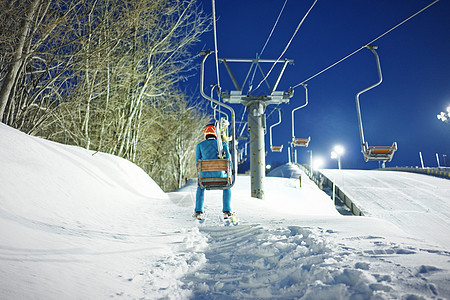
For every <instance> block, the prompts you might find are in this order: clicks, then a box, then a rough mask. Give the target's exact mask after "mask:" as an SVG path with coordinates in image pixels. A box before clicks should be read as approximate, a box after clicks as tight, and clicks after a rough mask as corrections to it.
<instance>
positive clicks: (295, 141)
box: [292, 136, 311, 147]
mask: <svg viewBox="0 0 450 300" xmlns="http://www.w3.org/2000/svg"><path fill="white" fill-rule="evenodd" d="M309 141H311V137H310V136H309V137H308V138H307V139H303V138H295V137H294V138H292V145H293V146H294V147H308V146H309Z"/></svg>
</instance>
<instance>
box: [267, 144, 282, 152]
mask: <svg viewBox="0 0 450 300" xmlns="http://www.w3.org/2000/svg"><path fill="white" fill-rule="evenodd" d="M270 150H272V152H281V151H283V145H281V146H270Z"/></svg>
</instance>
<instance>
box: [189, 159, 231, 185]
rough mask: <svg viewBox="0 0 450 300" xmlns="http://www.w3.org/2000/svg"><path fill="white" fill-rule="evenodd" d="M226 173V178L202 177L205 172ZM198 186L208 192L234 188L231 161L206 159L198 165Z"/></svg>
mask: <svg viewBox="0 0 450 300" xmlns="http://www.w3.org/2000/svg"><path fill="white" fill-rule="evenodd" d="M217 171H223V172H226V175H227V176H226V177H214V178H209V177H201V175H200V174H202V173H204V172H217ZM197 172H198V185H199V186H200V187H201V188H204V189H207V190H224V189H229V188H230V187H231V186H232V176H231V174H232V171H231V159H204V160H199V161H198V164H197Z"/></svg>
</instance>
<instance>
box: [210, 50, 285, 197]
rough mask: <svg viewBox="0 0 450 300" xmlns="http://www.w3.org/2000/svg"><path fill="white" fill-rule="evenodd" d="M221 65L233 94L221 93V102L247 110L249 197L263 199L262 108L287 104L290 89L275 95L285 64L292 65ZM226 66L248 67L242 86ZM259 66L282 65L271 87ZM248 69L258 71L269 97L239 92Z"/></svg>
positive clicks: (256, 60) (281, 61) (266, 60)
mask: <svg viewBox="0 0 450 300" xmlns="http://www.w3.org/2000/svg"><path fill="white" fill-rule="evenodd" d="M219 62H220V63H223V64H224V65H225V68H226V69H227V71H228V75H230V78H231V80H232V82H233V84H234V87H235V90H232V91H230V92H227V91H221V98H222V100H223V101H224V102H228V103H231V104H243V105H245V106H246V107H247V110H248V130H249V131H250V175H251V196H252V197H255V198H259V199H264V181H265V174H266V173H265V172H266V158H265V142H264V133H265V131H266V115H265V110H266V107H267V106H268V105H270V104H280V103H289V99H290V98H291V97H292V96H293V95H294V90H293V89H292V88H290V89H289V91H287V92H284V91H277V88H278V84H279V83H280V80H281V77H282V76H283V73H284V71H285V69H286V67H287V65H288V64H293V63H294V61H293V60H288V59H284V60H272V59H225V58H222V59H219ZM229 63H250V64H251V67H250V70H249V72H248V73H247V76H246V78H245V80H244V83H243V84H242V86H240V85H239V84H238V82H237V81H236V78H235V77H234V75H233V73H232V71H231V68H230V65H229ZM261 63H272V64H274V65H275V64H282V66H281V70H280V72H279V73H278V76H277V78H276V80H275V83H274V84H273V86H271V85H270V84H269V83H268V82H267V77H268V76H266V75H265V74H264V72H263V71H262V68H261V65H260V64H261ZM252 68H255V69H254V70H256V68H258V69H259V70H260V72H261V73H262V76H263V77H264V81H265V83H266V84H267V87H268V88H269V90H270V94H269V95H259V96H254V95H252V94H251V87H249V92H248V93H247V94H244V93H243V91H242V88H243V86H244V85H245V82H246V81H247V79H248V78H249V76H250V73H251V70H252Z"/></svg>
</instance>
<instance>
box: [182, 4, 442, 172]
mask: <svg viewBox="0 0 450 300" xmlns="http://www.w3.org/2000/svg"><path fill="white" fill-rule="evenodd" d="M431 2H432V1H430V0H407V1H406V0H377V1H374V0H360V1H352V0H341V1H335V0H318V1H317V4H316V5H315V7H314V8H313V9H312V11H311V12H310V14H309V16H308V17H307V19H306V20H305V22H304V23H303V25H302V27H301V28H300V30H299V31H298V33H297V35H296V36H295V38H294V40H293V41H292V43H291V45H290V46H289V48H288V50H287V52H286V53H285V54H284V55H283V57H282V58H283V59H284V58H288V59H294V60H295V64H294V65H289V66H288V67H287V69H286V72H285V74H284V76H283V78H282V80H281V83H280V85H279V88H278V90H285V91H287V90H288V89H289V87H292V86H295V85H297V84H298V83H300V82H302V81H304V80H305V79H307V78H309V77H311V76H312V75H315V74H316V73H318V72H319V71H321V70H323V69H324V68H326V67H328V66H329V65H331V64H333V63H334V62H336V61H338V60H340V59H341V58H343V57H345V56H346V55H348V54H350V53H352V52H353V51H355V50H357V49H359V48H361V47H362V46H363V45H365V44H366V43H368V42H370V41H371V40H373V39H375V38H376V37H378V36H379V35H381V34H383V33H384V32H386V31H387V30H389V29H390V28H392V27H393V26H395V25H396V24H398V23H399V22H401V21H403V20H404V19H406V18H407V17H409V16H410V15H412V14H414V13H415V12H417V11H418V10H420V9H422V8H423V7H425V6H426V5H428V4H429V3H431ZM201 3H202V5H203V8H204V10H205V12H206V13H208V14H211V13H212V9H211V0H202V1H201ZM312 3H313V1H312V0H308V1H305V0H288V2H287V5H286V7H285V10H284V12H283V14H282V16H281V18H280V21H279V23H278V26H277V27H276V28H275V31H274V33H273V36H272V38H271V40H270V41H269V43H268V45H267V47H266V48H265V51H264V53H263V54H262V56H261V58H263V59H264V58H265V59H276V58H278V57H279V56H280V54H281V53H282V51H283V49H284V48H285V47H286V45H287V43H288V41H289V39H290V38H291V36H292V34H293V33H294V30H295V28H296V27H297V25H298V23H299V22H300V20H301V19H302V18H303V16H304V15H305V13H306V12H307V10H308V9H309V7H310V6H311V5H312ZM283 4H284V0H276V1H275V0H239V1H238V0H226V1H225V0H216V15H217V18H218V21H217V34H218V49H219V57H220V58H250V59H251V58H255V56H256V53H259V52H260V51H261V49H262V47H263V45H264V43H265V41H266V39H267V37H268V35H269V33H270V31H271V29H272V27H273V25H274V23H275V20H276V18H277V16H278V14H279V12H280V10H281V8H282V6H283ZM449 15H450V1H448V0H441V1H439V2H438V3H436V4H435V5H433V6H432V7H431V8H429V9H428V10H426V11H424V12H423V13H421V14H419V15H418V16H416V17H415V18H413V19H411V20H410V21H408V22H406V23H405V24H403V25H402V26H400V27H398V28H397V29H395V30H394V31H392V32H391V33H389V34H387V35H386V36H384V37H382V38H381V39H379V40H378V41H377V42H376V43H374V44H375V45H377V46H378V47H379V48H378V50H377V52H378V54H379V56H380V61H381V68H382V72H383V82H382V83H381V85H380V86H378V87H376V88H374V89H372V90H370V91H368V92H367V93H365V94H363V95H362V96H361V98H360V99H361V110H362V119H363V124H364V132H365V137H366V140H367V141H368V142H369V145H373V146H386V145H391V144H392V142H394V141H396V142H397V143H398V151H397V152H396V154H395V156H394V159H393V160H392V162H391V163H387V164H386V165H387V166H413V165H420V160H419V154H418V153H419V151H421V152H422V155H423V158H424V163H425V165H426V166H436V165H437V163H436V153H439V155H440V161H441V165H443V157H442V156H443V155H444V154H446V155H449V156H450V124H446V123H443V122H442V121H439V120H438V119H437V118H436V115H437V114H438V113H439V112H441V111H444V110H445V108H446V107H447V106H449V105H450V57H449V55H450V18H449ZM201 49H214V38H213V32H212V31H211V32H209V33H207V34H205V35H204V36H203V39H202V41H201V43H200V44H199V45H197V47H196V48H195V49H194V50H193V51H197V50H201ZM199 63H200V61H199ZM230 66H231V67H232V70H233V72H234V74H235V76H236V77H237V79H238V81H239V82H240V83H242V82H243V80H244V77H245V75H246V72H247V70H248V68H249V67H250V65H245V66H244V65H240V67H239V66H238V65H236V64H233V65H230ZM244 67H245V68H244ZM263 67H265V68H266V69H265V71H266V72H267V70H268V69H269V67H270V65H269V64H265V65H263ZM219 69H220V81H221V86H222V89H224V90H233V89H234V87H233V85H232V83H231V82H230V80H229V76H228V74H227V72H226V70H225V68H224V66H223V64H220V66H219ZM277 73H278V69H275V70H274V71H273V74H277ZM215 74H216V73H215V63H214V57H213V56H212V55H211V56H210V57H209V59H208V62H207V64H206V77H207V78H206V81H205V88H206V90H205V92H207V94H209V86H210V84H213V83H216V82H217V80H216V75H215ZM257 74H258V73H257ZM261 79H262V77H261V76H259V77H258V76H257V77H256V78H255V83H259V82H260V81H261ZM377 79H378V78H377V69H376V64H375V58H374V56H373V54H372V53H371V52H370V50H368V49H363V50H361V51H359V52H358V53H356V54H355V55H353V56H351V57H350V58H348V59H346V60H345V61H343V62H341V63H340V64H338V65H337V66H335V67H333V68H332V69H330V70H328V71H326V72H324V73H323V74H321V75H319V76H317V77H315V78H313V79H311V80H310V81H308V82H307V84H308V90H309V105H308V106H307V107H305V108H303V109H301V110H298V111H296V113H295V125H296V128H295V133H296V137H308V136H311V143H310V146H309V147H308V148H307V149H305V148H297V149H298V160H299V162H300V163H304V162H308V163H309V154H308V153H307V152H306V150H312V151H313V154H314V156H316V155H317V156H321V157H323V159H324V160H325V166H324V167H325V168H336V167H337V162H336V161H335V160H331V159H330V153H331V151H332V150H333V147H334V146H335V145H336V144H340V145H342V146H344V147H345V150H346V153H345V154H344V156H343V158H342V165H343V167H344V168H358V169H361V168H363V169H372V168H377V167H378V163H377V162H368V163H366V162H364V159H363V155H362V154H361V152H360V140H359V132H358V123H357V114H356V107H355V95H356V93H357V92H358V91H360V90H362V89H364V88H366V87H368V86H370V85H372V84H373V83H375V82H376V81H377ZM270 80H271V81H272V82H273V80H274V79H273V76H271V77H269V81H270ZM196 89H197V90H196ZM186 90H187V91H188V92H189V91H192V92H193V93H196V92H197V91H198V77H197V76H195V77H194V78H193V79H192V80H190V81H189V87H188V88H187V89H186ZM258 92H260V93H263V94H265V93H267V90H264V89H261V90H258ZM304 100H305V99H304V89H303V87H302V86H300V87H297V88H296V89H295V94H294V97H293V98H291V101H290V103H289V104H281V105H280V106H279V108H281V111H282V120H283V121H282V123H281V124H280V125H279V126H277V127H274V129H273V133H274V135H273V143H274V144H275V145H280V144H283V145H284V149H283V152H282V153H271V152H270V149H269V134H267V135H266V151H268V155H267V157H266V163H267V164H273V163H275V162H286V161H287V147H288V142H289V141H290V139H291V111H292V109H294V108H295V107H297V106H299V105H301V104H302V103H304ZM205 101H206V100H205ZM234 108H235V110H236V112H237V118H238V119H240V118H241V116H242V115H241V114H242V111H243V105H234ZM274 108H275V105H269V106H268V107H267V109H266V114H267V115H268V116H269V115H270V117H268V118H267V133H268V132H269V126H270V125H271V124H273V123H275V122H277V118H278V116H277V114H271V112H272V110H273V109H274ZM244 120H247V116H245V117H244ZM245 132H246V131H245ZM246 133H247V132H246ZM446 160H447V165H449V166H450V157H448V158H447V159H446Z"/></svg>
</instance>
